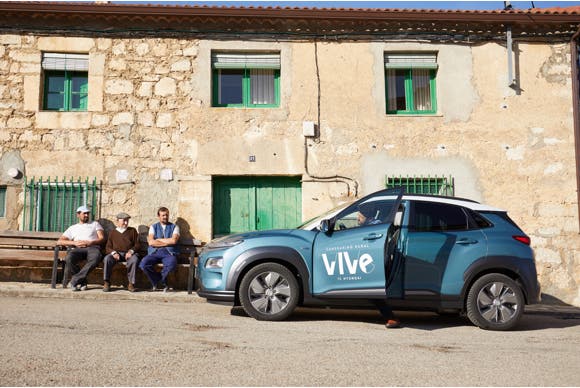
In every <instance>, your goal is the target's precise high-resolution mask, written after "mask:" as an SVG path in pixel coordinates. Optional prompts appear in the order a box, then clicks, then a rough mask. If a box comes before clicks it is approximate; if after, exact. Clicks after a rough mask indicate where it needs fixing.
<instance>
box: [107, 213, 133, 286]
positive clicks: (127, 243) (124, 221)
mask: <svg viewBox="0 0 580 388" xmlns="http://www.w3.org/2000/svg"><path fill="white" fill-rule="evenodd" d="M129 218H131V216H130V215H128V214H127V213H119V214H117V228H115V229H113V230H112V231H111V232H110V233H109V239H108V240H107V247H106V248H105V253H106V256H105V265H104V268H103V277H104V281H105V283H104V285H103V291H104V292H109V291H111V274H112V273H113V267H114V266H115V264H117V263H122V262H125V263H126V264H127V278H128V279H129V283H128V285H127V289H128V290H129V291H130V292H134V291H135V280H136V277H137V266H138V264H139V256H138V254H137V252H139V249H140V248H141V243H140V242H139V233H138V232H137V230H136V229H135V228H132V227H130V226H129Z"/></svg>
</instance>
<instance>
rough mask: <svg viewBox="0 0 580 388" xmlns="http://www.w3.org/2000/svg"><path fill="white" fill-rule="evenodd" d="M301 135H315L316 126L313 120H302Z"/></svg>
mask: <svg viewBox="0 0 580 388" xmlns="http://www.w3.org/2000/svg"><path fill="white" fill-rule="evenodd" d="M302 135H303V136H304V137H313V136H316V127H315V125H314V121H303V122H302Z"/></svg>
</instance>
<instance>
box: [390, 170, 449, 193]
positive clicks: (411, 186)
mask: <svg viewBox="0 0 580 388" xmlns="http://www.w3.org/2000/svg"><path fill="white" fill-rule="evenodd" d="M385 186H386V188H393V187H403V188H405V192H406V193H409V194H431V195H445V196H449V197H453V196H454V195H455V179H454V178H453V177H452V176H449V177H444V176H443V177H440V176H437V175H435V176H433V177H432V176H429V175H427V176H426V177H425V176H411V177H410V176H408V175H407V176H402V175H399V176H390V177H389V176H388V177H387V178H386V179H385Z"/></svg>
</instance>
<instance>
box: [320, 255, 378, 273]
mask: <svg viewBox="0 0 580 388" xmlns="http://www.w3.org/2000/svg"><path fill="white" fill-rule="evenodd" d="M322 261H323V262H324V268H325V269H326V273H327V274H328V276H333V275H334V274H335V272H336V271H335V270H336V263H337V262H338V273H339V275H344V274H345V272H344V269H345V268H344V267H345V265H346V269H347V270H348V273H349V274H350V275H355V274H356V273H357V272H358V269H360V270H361V271H362V272H363V273H366V274H369V273H371V272H373V271H374V269H375V264H374V262H373V258H372V256H371V255H369V254H368V253H365V254H363V255H362V256H361V257H359V258H358V259H354V260H351V258H350V255H349V254H348V252H338V254H337V255H336V258H334V259H330V260H329V259H328V256H327V255H326V253H323V254H322Z"/></svg>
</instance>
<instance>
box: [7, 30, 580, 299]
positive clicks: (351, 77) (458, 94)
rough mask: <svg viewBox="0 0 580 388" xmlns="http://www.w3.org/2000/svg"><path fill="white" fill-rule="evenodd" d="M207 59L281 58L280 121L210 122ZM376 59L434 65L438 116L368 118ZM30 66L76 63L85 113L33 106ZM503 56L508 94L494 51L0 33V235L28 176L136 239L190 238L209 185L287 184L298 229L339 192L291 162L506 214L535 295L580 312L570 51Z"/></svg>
mask: <svg viewBox="0 0 580 388" xmlns="http://www.w3.org/2000/svg"><path fill="white" fill-rule="evenodd" d="M211 50H278V51H280V56H281V64H282V66H281V105H280V107H279V108H275V109H226V108H213V107H211V63H210V54H211ZM390 50H392V51H421V50H424V51H436V52H437V53H438V64H439V69H438V73H437V103H438V114H436V115H432V116H415V117H409V116H406V117H400V116H388V115H386V114H385V89H384V61H383V54H384V52H385V51H390ZM42 51H55V52H83V53H88V54H89V104H88V111H87V112H46V111H42V110H41V109H40V106H41V102H40V99H41V97H40V96H41V85H42V78H41V69H40V61H41V52H42ZM515 51H516V53H517V54H516V55H517V58H516V61H515V62H516V64H518V66H517V69H516V75H517V77H518V86H519V88H516V89H513V88H510V87H508V82H507V58H506V53H505V48H504V47H503V46H501V45H498V44H495V43H487V44H481V45H473V46H469V45H452V44H427V43H411V42H372V43H369V42H351V43H345V42H322V43H317V45H316V47H315V44H314V43H312V42H247V41H212V40H201V41H200V40H190V39H169V38H164V39H154V38H134V37H132V38H114V39H109V38H100V37H95V38H94V39H91V38H75V37H36V36H32V35H0V158H1V159H0V167H2V169H3V171H2V175H0V177H1V181H0V184H5V185H7V186H8V188H9V190H8V208H7V217H6V218H5V219H0V228H14V229H15V228H17V227H18V225H19V219H18V217H19V215H20V214H21V213H20V212H21V209H22V205H23V203H22V202H23V196H22V194H21V187H22V180H18V179H16V180H14V179H11V178H10V177H8V176H6V173H5V171H6V169H7V168H10V167H13V165H14V167H16V166H15V165H18V167H19V168H20V169H21V170H22V172H23V174H25V175H26V176H27V177H33V176H35V177H39V176H43V177H48V176H52V177H54V176H58V177H63V176H67V177H68V176H74V177H77V176H82V177H85V176H89V177H93V176H94V177H96V178H97V179H98V180H101V181H102V182H103V191H102V206H101V209H100V211H101V214H100V217H101V218H104V219H111V220H112V219H113V216H114V214H116V213H117V212H119V211H127V212H129V213H130V214H131V215H132V216H133V219H132V223H133V225H148V224H149V223H151V222H152V221H154V220H155V211H156V208H157V207H158V206H160V205H164V206H167V207H169V208H170V210H171V212H172V217H173V218H174V219H179V222H180V223H181V225H183V227H184V230H189V231H190V232H191V234H192V235H194V236H195V237H197V238H200V239H202V240H204V241H207V240H209V239H210V238H211V230H212V225H211V219H212V217H211V216H212V180H211V177H212V176H213V175H294V176H296V175H298V176H302V177H303V180H304V183H303V199H302V203H303V218H304V219H308V218H310V217H312V216H314V215H316V214H318V213H320V212H321V211H322V210H324V209H326V208H330V207H332V206H333V205H336V204H338V203H339V202H340V201H343V200H345V199H348V198H347V197H348V194H349V193H348V189H347V186H346V185H345V184H343V183H340V182H317V181H316V179H312V178H311V177H309V176H308V175H307V174H306V170H305V156H307V158H306V159H307V163H308V170H309V172H310V174H311V175H320V176H327V175H342V176H346V177H350V178H352V179H353V180H356V181H357V182H358V194H359V195H362V194H366V193H369V192H371V191H374V190H376V189H379V188H381V187H382V186H383V185H384V179H385V176H386V175H398V174H403V175H405V174H411V175H412V174H424V175H427V174H430V175H435V174H439V175H452V176H453V177H454V178H455V182H456V195H458V196H463V197H468V198H472V199H475V200H479V201H482V202H485V203H487V204H490V205H493V206H496V207H500V208H505V209H508V210H509V212H510V215H511V216H512V218H513V219H514V220H516V222H517V223H518V224H519V225H520V226H521V227H522V228H523V229H524V230H525V231H526V232H527V233H528V234H529V235H530V236H531V237H532V245H533V247H534V248H535V251H536V256H537V267H538V271H539V273H540V280H541V282H542V286H543V290H544V292H547V293H549V294H551V295H554V296H556V297H558V298H560V299H562V300H564V301H567V302H569V303H573V304H576V305H580V293H579V287H578V282H579V280H578V279H580V236H579V234H578V231H579V222H578V203H577V197H576V182H575V170H574V165H575V164H574V137H573V117H572V95H571V93H572V85H571V76H570V69H571V65H570V63H571V59H570V53H569V46H568V45H560V44H558V45H549V44H524V43H518V44H517V50H515ZM319 89H320V96H319V95H318V90H319ZM319 118H320V123H319V124H320V127H319V132H320V137H319V138H317V139H315V140H312V139H309V140H305V138H304V137H303V136H302V123H303V122H304V121H314V122H318V119H319ZM305 150H307V152H308V154H307V155H305ZM248 155H255V156H256V162H255V163H248ZM350 189H351V193H350V194H351V195H352V189H353V186H352V185H351V187H350Z"/></svg>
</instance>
